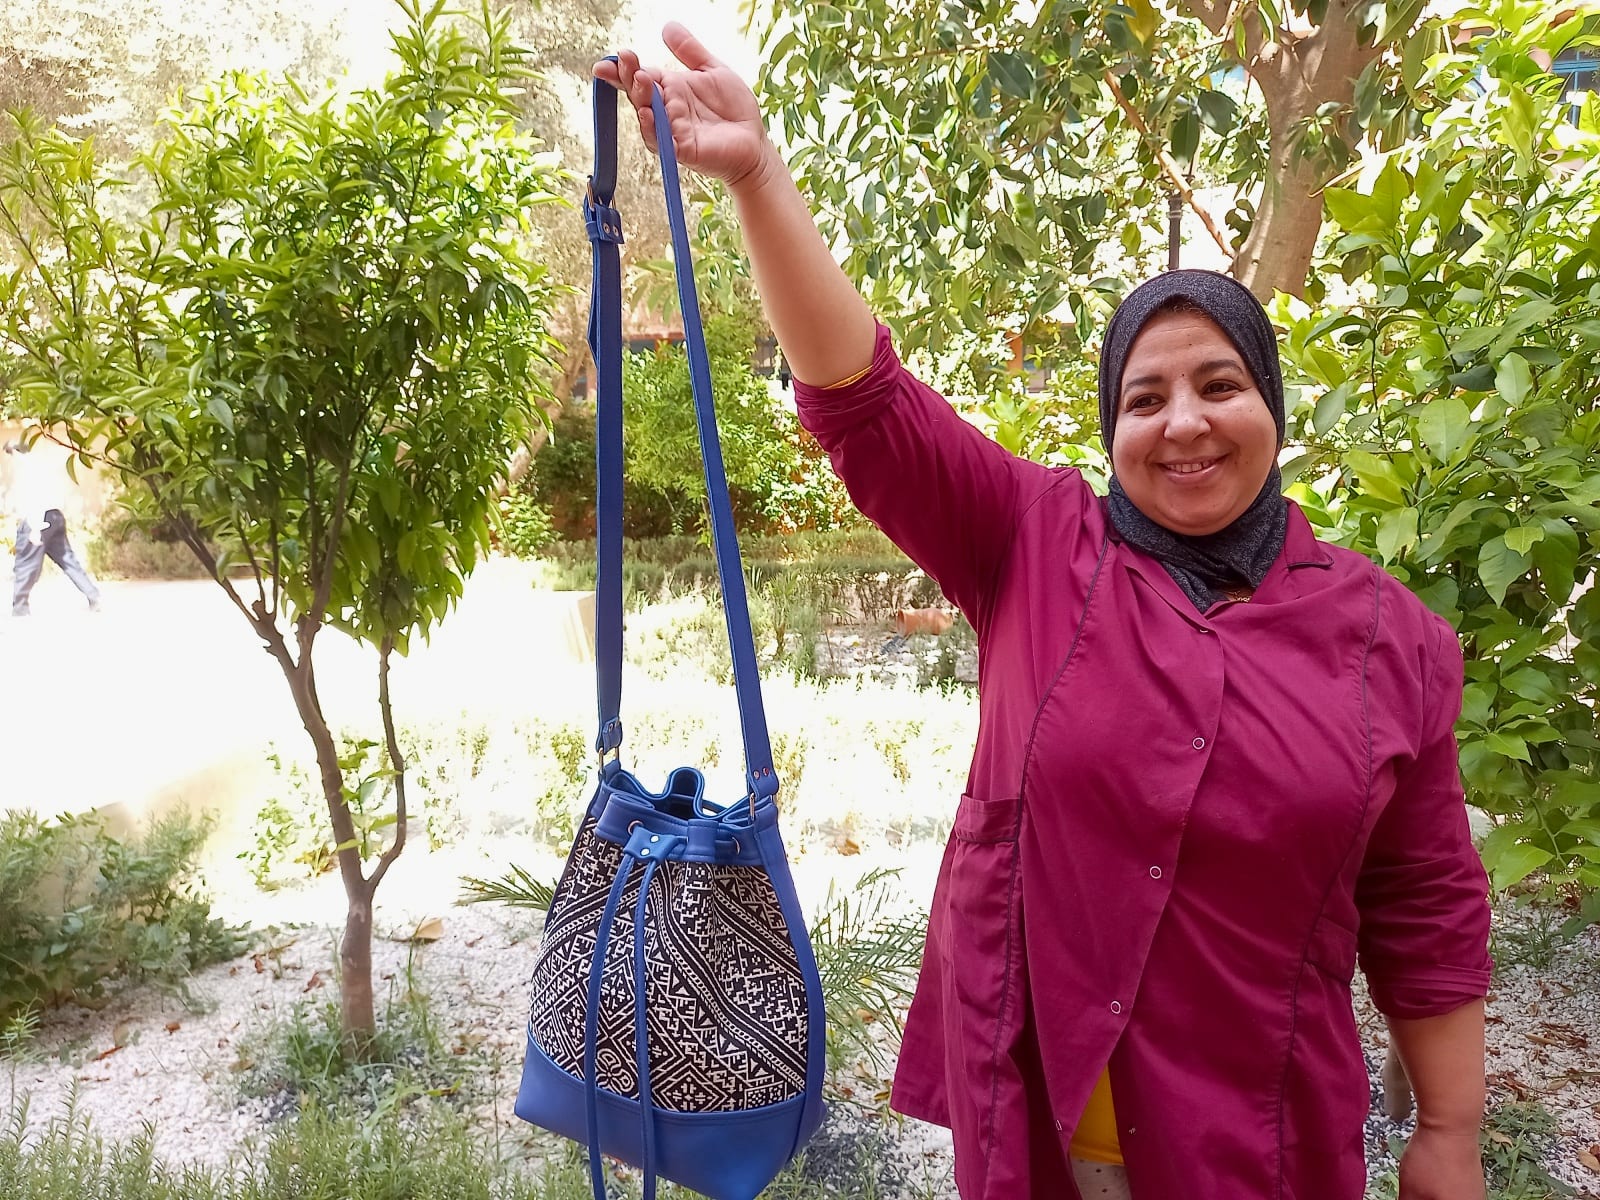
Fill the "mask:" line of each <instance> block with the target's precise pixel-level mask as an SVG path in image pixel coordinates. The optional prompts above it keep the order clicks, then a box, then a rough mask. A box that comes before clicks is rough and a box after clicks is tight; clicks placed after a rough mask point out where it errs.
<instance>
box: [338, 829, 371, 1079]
mask: <svg viewBox="0 0 1600 1200" xmlns="http://www.w3.org/2000/svg"><path fill="white" fill-rule="evenodd" d="M345 854H356V851H354V850H347V851H341V852H340V858H343V857H344V855H345ZM345 900H346V902H347V903H348V905H349V907H348V909H347V910H346V912H345V916H344V937H343V938H341V939H340V940H339V1008H340V1012H341V1014H342V1018H343V1024H342V1028H343V1030H344V1041H345V1049H346V1051H347V1052H349V1053H350V1054H351V1055H352V1057H355V1058H362V1057H364V1056H365V1053H366V1050H367V1048H368V1047H369V1046H371V1045H372V1041H373V1038H374V1037H375V1036H376V1035H377V1032H378V1014H377V1010H376V1009H375V1008H374V1006H373V1003H372V897H371V896H370V895H369V894H368V893H367V886H366V884H365V883H362V884H361V886H360V889H359V892H358V893H352V892H351V891H350V885H349V880H348V879H346V880H345Z"/></svg>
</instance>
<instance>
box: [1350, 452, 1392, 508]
mask: <svg viewBox="0 0 1600 1200" xmlns="http://www.w3.org/2000/svg"><path fill="white" fill-rule="evenodd" d="M1345 461H1346V462H1347V463H1348V464H1349V466H1350V468H1351V469H1352V470H1353V471H1355V473H1356V475H1357V476H1358V477H1359V478H1360V480H1361V486H1362V488H1363V489H1364V490H1366V491H1367V492H1369V493H1370V494H1371V495H1373V496H1374V497H1376V498H1377V499H1379V500H1382V501H1384V502H1385V503H1387V504H1393V505H1395V506H1397V507H1398V506H1403V505H1404V504H1405V502H1406V498H1405V493H1404V492H1403V491H1402V490H1401V487H1400V477H1399V476H1398V475H1397V474H1396V473H1395V469H1394V464H1393V463H1391V462H1389V461H1388V460H1386V459H1382V458H1379V457H1378V456H1377V455H1375V454H1371V453H1369V452H1368V451H1366V450H1351V451H1349V452H1348V453H1346V455H1345Z"/></svg>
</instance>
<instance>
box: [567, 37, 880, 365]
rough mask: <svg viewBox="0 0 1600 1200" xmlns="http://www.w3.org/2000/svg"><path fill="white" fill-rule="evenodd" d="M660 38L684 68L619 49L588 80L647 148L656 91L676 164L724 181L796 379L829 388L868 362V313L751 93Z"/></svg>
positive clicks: (871, 329) (691, 51) (684, 43)
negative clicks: (629, 111)
mask: <svg viewBox="0 0 1600 1200" xmlns="http://www.w3.org/2000/svg"><path fill="white" fill-rule="evenodd" d="M661 36H662V40H663V41H665V42H666V44H667V48H668V49H669V50H671V51H672V53H673V54H674V55H675V56H676V57H677V59H678V61H679V62H681V63H682V64H683V65H684V66H685V67H686V68H687V70H684V71H671V72H665V71H659V70H650V69H646V68H644V67H641V66H640V65H639V56H638V55H637V54H635V53H634V52H633V51H631V50H624V51H622V52H621V53H620V54H618V55H617V59H618V61H617V62H614V63H613V62H611V61H609V60H607V61H605V62H600V63H596V64H595V68H594V73H595V77H596V78H598V79H603V80H605V81H606V82H607V83H611V84H614V85H615V86H616V87H617V88H618V89H619V90H620V91H622V92H623V94H624V95H626V96H627V97H628V99H629V101H631V102H632V104H633V106H634V109H635V110H636V111H637V113H638V116H639V128H640V131H641V132H642V133H643V134H644V139H645V143H646V144H647V145H649V146H652V147H654V145H655V139H656V128H655V116H654V113H653V112H652V110H651V106H650V100H651V87H652V85H659V86H660V88H661V93H662V98H663V100H664V101H665V102H666V108H667V116H668V117H669V118H670V119H671V121H672V138H673V146H674V148H675V149H676V151H677V155H678V161H679V162H680V163H681V164H682V165H683V166H686V167H689V168H692V169H693V170H696V171H699V172H700V173H701V174H703V175H709V176H712V177H714V178H717V179H721V180H723V181H724V182H725V183H727V185H728V189H729V191H730V192H732V194H733V198H734V204H735V206H736V207H737V210H738V215H739V226H740V229H741V230H742V231H743V234H744V241H745V248H746V250H747V251H748V253H749V255H750V265H751V268H752V270H753V271H754V273H755V282H756V288H757V290H758V291H759V292H760V293H761V303H762V306H763V308H764V309H765V311H766V316H767V320H768V321H769V322H770V323H771V325H772V332H773V333H774V334H775V335H776V336H777V339H778V345H779V346H781V347H782V348H783V353H784V356H785V357H786V358H787V359H788V360H789V366H790V368H791V369H792V370H793V371H794V374H795V378H797V379H799V380H800V381H802V382H803V383H810V384H817V385H823V386H826V385H828V384H832V383H837V382H839V381H840V380H844V379H848V378H850V377H851V376H853V375H856V374H859V373H860V372H862V371H864V370H865V369H866V368H867V367H868V366H869V365H870V364H871V362H872V352H873V343H874V337H875V334H876V324H875V322H874V320H873V317H872V313H871V311H870V310H869V309H868V308H867V305H866V301H864V300H863V299H862V298H861V294H860V293H859V292H857V291H856V289H855V286H854V285H853V284H852V283H851V282H850V280H849V278H848V277H847V276H846V275H845V273H844V272H843V271H842V270H840V268H839V264H838V263H837V262H835V261H834V259H833V255H832V254H831V253H830V252H829V250H828V246H827V243H825V242H824V241H823V240H822V235H821V234H820V233H818V232H817V226H816V223H815V222H814V221H813V220H812V217H811V210H810V209H809V208H808V207H807V205H806V202H805V200H804V198H803V197H802V196H801V195H800V191H799V189H798V188H797V187H796V186H795V183H794V178H793V176H791V175H790V173H789V169H788V167H787V166H785V165H784V162H783V159H782V158H781V157H780V156H779V154H778V151H777V149H776V147H774V146H773V144H772V142H771V141H770V140H769V139H768V137H767V131H766V126H765V125H764V124H763V123H762V120H761V110H760V107H759V106H758V105H757V103H756V98H755V96H754V94H752V92H751V91H750V89H749V88H748V87H747V86H746V85H745V83H744V81H743V80H742V79H740V78H739V76H738V75H737V73H735V72H734V71H733V69H732V68H730V67H728V66H726V65H724V64H723V63H721V62H718V61H717V60H716V59H715V58H713V57H712V56H711V54H710V53H709V52H708V51H707V50H706V48H705V47H704V46H702V45H701V44H700V42H699V40H698V39H697V38H696V37H695V36H694V35H693V34H691V33H690V32H689V31H688V30H687V29H685V28H684V27H683V26H682V25H679V24H678V23H676V22H672V23H669V24H668V25H667V27H666V28H665V29H664V30H663V31H662V35H661Z"/></svg>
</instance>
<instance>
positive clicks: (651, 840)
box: [516, 80, 825, 1200]
mask: <svg viewBox="0 0 1600 1200" xmlns="http://www.w3.org/2000/svg"><path fill="white" fill-rule="evenodd" d="M594 112H595V171H594V175H593V176H592V177H591V178H590V181H589V191H588V195H587V197H586V199H585V201H584V206H583V212H584V221H585V224H586V225H587V227H588V230H589V239H590V241H591V242H592V243H593V245H594V284H593V297H592V302H591V307H590V315H589V346H590V349H591V350H592V351H593V353H594V360H595V367H596V395H597V399H596V405H595V409H596V412H595V421H596V462H597V467H598V471H597V475H598V484H597V489H596V490H597V498H596V539H595V540H596V557H597V578H596V583H595V640H596V647H595V661H596V690H597V692H598V697H599V708H600V734H599V738H598V740H597V742H596V749H597V750H598V752H599V755H600V764H601V765H600V771H599V783H598V786H597V787H596V788H595V792H594V797H593V799H592V800H590V801H589V806H588V808H587V810H586V811H585V813H584V818H583V822H582V826H581V828H580V829H579V831H578V835H577V838H576V839H575V841H574V842H573V846H572V851H571V853H570V855H569V856H568V859H567V865H566V869H565V870H564V871H563V872H562V875H561V879H560V882H559V883H558V884H557V885H556V889H555V895H554V899H553V900H552V902H551V905H550V911H549V914H548V916H547V918H546V921H545V930H544V940H543V942H542V943H541V946H540V950H539V956H538V960H537V962H536V964H535V966H534V971H533V1005H532V1012H531V1014H530V1017H529V1021H528V1052H527V1058H526V1061H525V1065H524V1067H523V1073H522V1086H521V1089H520V1091H519V1093H518V1095H517V1104H516V1111H517V1115H518V1116H520V1117H522V1118H523V1119H524V1120H526V1121H531V1122H532V1123H533V1124H535V1125H540V1126H543V1127H544V1128H546V1129H551V1130H554V1131H555V1132H557V1133H560V1134H563V1135H565V1136H566V1137H570V1138H573V1139H575V1140H577V1141H579V1142H583V1143H584V1144H586V1145H587V1146H588V1149H589V1167H590V1175H591V1182H592V1183H593V1186H594V1194H595V1197H596V1198H597V1200H604V1196H605V1191H606V1189H605V1175H604V1168H603V1165H602V1162H601V1155H602V1154H605V1155H610V1156H612V1157H614V1158H618V1159H621V1160H623V1161H625V1162H629V1163H632V1164H634V1165H636V1166H639V1167H641V1168H643V1170H644V1175H645V1190H644V1195H645V1200H653V1197H654V1196H655V1190H656V1177H657V1176H658V1175H659V1176H661V1177H663V1178H666V1179H670V1180H673V1181H674V1182H677V1183H680V1184H683V1185H684V1186H686V1187H689V1188H692V1189H694V1190H695V1191H697V1192H701V1193H703V1194H705V1195H706V1196H709V1197H712V1200H752V1198H753V1197H755V1196H756V1195H757V1194H758V1193H760V1192H761V1190H762V1189H763V1188H765V1187H766V1186H767V1185H768V1184H769V1183H771V1182H772V1179H773V1177H774V1176H775V1175H777V1173H778V1172H779V1171H780V1170H781V1169H782V1168H783V1166H784V1164H785V1163H787V1162H788V1161H789V1160H790V1159H791V1158H792V1157H793V1156H794V1155H795V1153H796V1152H797V1151H798V1150H799V1149H800V1148H801V1146H803V1145H804V1144H805V1141H806V1139H807V1138H809V1137H810V1136H811V1134H812V1133H813V1132H814V1131H815V1130H816V1128H817V1126H818V1125H819V1124H820V1123H821V1120H822V1112H823V1105H822V1075H823V1063H824V1055H825V1049H824V1015H823V1000H822V984H821V981H820V979H819V978H818V975H817V966H816V961H815V960H814V958H813V957H812V953H811V943H810V940H809V938H808V936H807V933H806V927H805V921H804V919H803V917H802V915H801V912H800V906H799V902H798V900H797V899H796V897H795V891H794V882H793V880H792V879H791V878H790V874H789V863H788V857H787V855H786V853H785V851H784V847H783V840H782V838H781V837H780V836H779V834H778V809H777V804H776V801H775V797H776V795H777V792H778V779H777V776H776V775H775V774H774V773H773V770H772V748H771V745H770V742H769V739H768V736H767V723H766V714H765V711H764V709H763V708H762V703H761V682H760V677H759V674H758V672H757V669H756V657H755V645H754V641H753V639H752V637H751V632H750V612H749V607H748V604H747V601H746V597H745V589H744V573H743V570H742V567H741V565H740V560H739V547H738V543H737V540H736V538H735V536H734V528H733V512H732V508H731V506H730V504H729V500H728V485H727V479H726V477H725V475H724V471H723V464H722V451H721V447H720V444H719V442H718V438H717V425H716V415H715V413H714V411H713V409H712V403H711V369H710V363H709V359H708V357H707V354H706V346H705V337H704V333H703V331H702V329H701V323H700V308H699V302H698V300H697V298H696V294H695V287H694V273H693V268H692V266H691V264H690V259H689V238H688V232H687V229H686V227H685V222H684V215H683V200H682V197H681V195H680V193H679V184H678V166H677V160H676V157H675V155H674V152H673V146H672V138H671V136H670V134H669V133H668V132H667V131H668V130H670V125H669V123H668V120H667V113H666V108H665V106H664V105H663V103H662V99H661V93H660V91H659V90H657V92H656V95H655V119H656V129H657V130H658V131H661V133H662V135H663V136H661V137H660V138H659V139H658V141H659V143H660V154H661V173H662V176H663V178H664V180H665V183H666V200H667V216H668V220H669V223H670V225H671V229H672V244H673V255H674V261H675V262H676V264H677V272H678V299H679V304H680V307H681V308H682V310H683V324H684V339H685V342H686V344H687V347H688V352H689V374H690V379H691V383H692V389H693V393H694V405H695V419H696V422H697V424H698V427H699V433H700V449H701V454H702V457H703V459H704V463H705V477H706V491H707V494H708V498H709V501H710V509H711V529H712V536H713V542H714V545H715V550H716V558H717V573H718V576H719V578H720V580H721V583H722V598H723V605H724V608H725V610H726V615H727V622H728V639H729V643H730V645H731V648H732V652H733V668H734V670H733V673H734V686H735V688H736V690H737V693H738V701H739V718H740V723H741V726H742V729H743V735H744V753H745V767H746V791H745V794H744V795H742V796H739V797H738V798H736V799H734V800H733V801H732V802H731V803H728V804H726V805H721V804H715V803H713V802H711V801H710V800H708V799H706V797H705V796H704V795H703V794H702V793H703V790H704V782H705V781H704V777H703V776H702V774H701V772H700V771H699V769H697V768H695V767H679V768H678V769H677V770H675V771H673V772H671V773H670V775H669V776H668V777H667V781H666V786H665V787H664V788H663V789H662V790H661V791H659V792H653V791H651V790H649V789H648V788H646V787H645V786H644V785H643V784H642V783H640V782H639V780H638V779H636V778H635V777H634V776H633V775H632V774H631V773H629V772H628V771H627V770H625V769H624V768H623V766H622V764H621V758H620V754H619V748H620V747H621V745H622V725H621V722H620V720H619V713H620V710H621V705H622V546H623V543H622V281H621V263H620V254H619V251H618V246H619V244H620V243H621V242H622V226H621V218H620V217H619V216H618V214H617V211H616V209H615V208H613V207H612V199H613V197H614V194H615V190H616V175H617V170H616V164H617V146H616V137H617V93H616V90H615V89H614V88H613V87H612V86H611V85H610V84H608V83H604V82H602V81H598V80H597V81H596V82H595V85H594Z"/></svg>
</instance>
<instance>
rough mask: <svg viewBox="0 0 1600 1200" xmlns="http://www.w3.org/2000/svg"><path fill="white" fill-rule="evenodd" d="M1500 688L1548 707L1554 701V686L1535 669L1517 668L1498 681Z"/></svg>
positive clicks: (1546, 676) (1541, 672)
mask: <svg viewBox="0 0 1600 1200" xmlns="http://www.w3.org/2000/svg"><path fill="white" fill-rule="evenodd" d="M1500 686H1501V687H1503V688H1505V689H1506V690H1507V691H1509V692H1512V693H1514V694H1515V695H1518V696H1521V697H1523V698H1524V699H1526V700H1532V701H1534V702H1535V703H1537V704H1541V705H1549V704H1553V703H1555V700H1556V695H1557V693H1556V689H1555V685H1554V684H1552V683H1551V682H1550V677H1549V676H1548V675H1546V674H1545V673H1544V672H1543V671H1541V670H1539V669H1538V668H1537V667H1518V668H1517V669H1516V670H1515V671H1512V672H1511V673H1510V674H1509V675H1506V676H1504V677H1503V678H1502V679H1501V680H1500Z"/></svg>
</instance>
